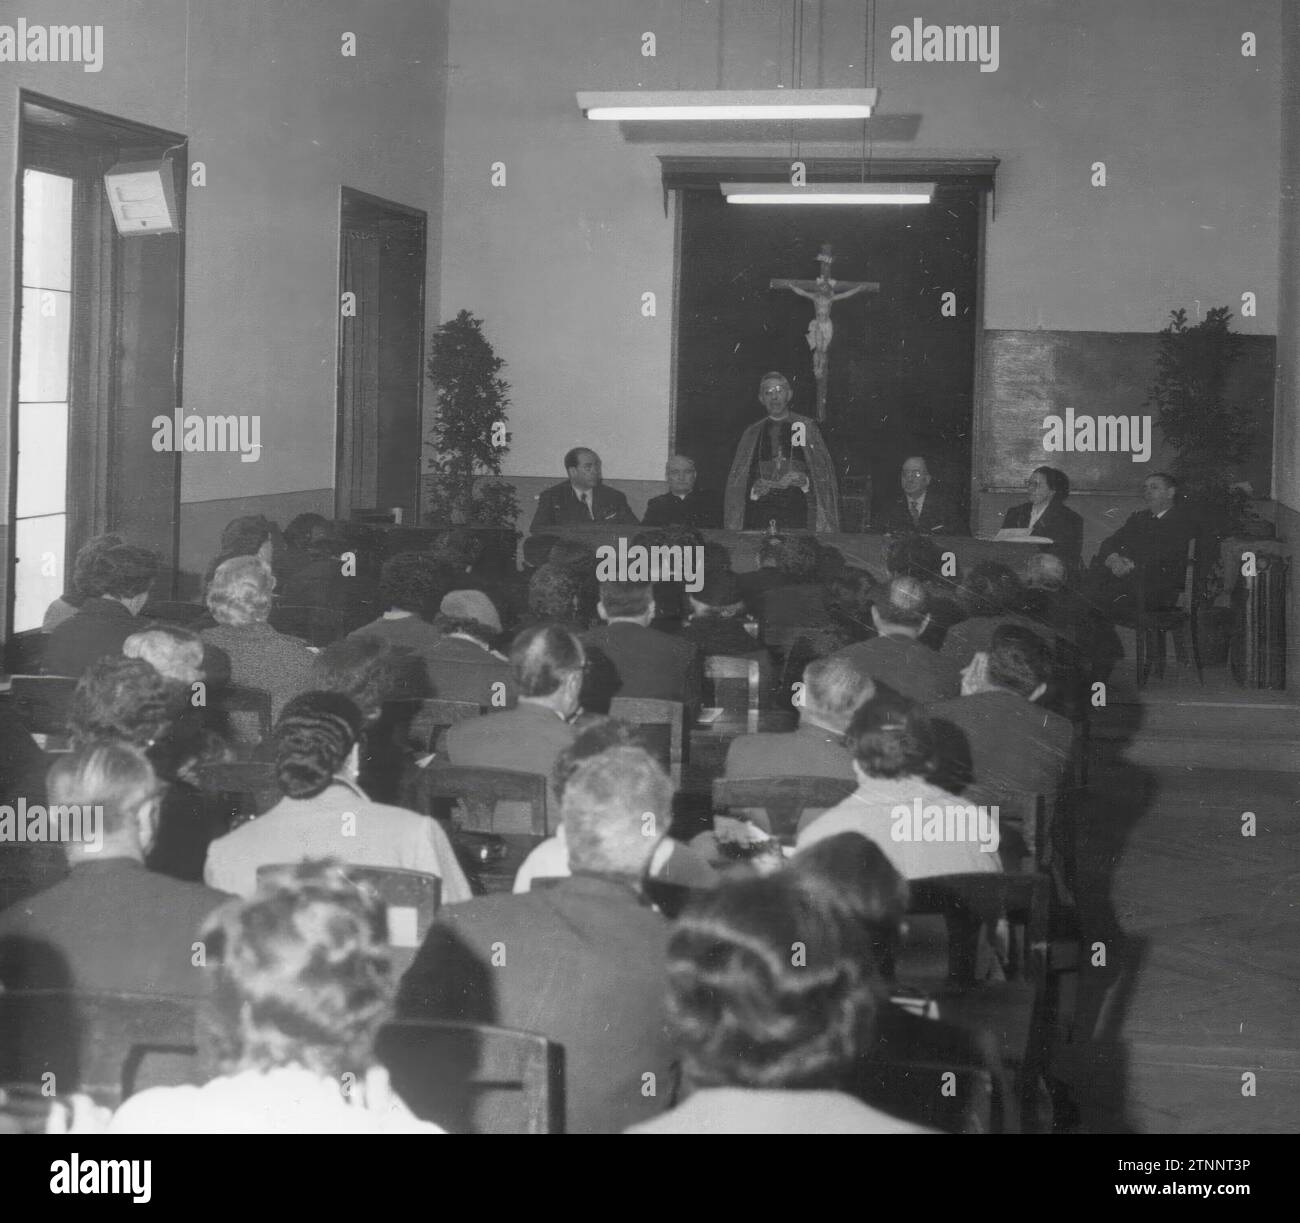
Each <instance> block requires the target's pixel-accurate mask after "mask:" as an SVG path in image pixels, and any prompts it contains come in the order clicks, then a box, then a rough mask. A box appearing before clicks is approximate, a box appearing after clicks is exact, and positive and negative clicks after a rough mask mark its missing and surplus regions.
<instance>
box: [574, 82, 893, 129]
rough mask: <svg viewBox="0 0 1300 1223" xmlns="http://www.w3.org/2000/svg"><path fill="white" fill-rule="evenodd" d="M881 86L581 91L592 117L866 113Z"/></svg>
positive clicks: (782, 116) (742, 117) (583, 104)
mask: <svg viewBox="0 0 1300 1223" xmlns="http://www.w3.org/2000/svg"><path fill="white" fill-rule="evenodd" d="M877 94H878V91H877V90H875V89H705V90H690V89H671V90H661V91H658V92H656V91H653V90H633V91H631V92H628V93H590V92H588V93H582V92H580V93H579V94H578V108H579V109H580V110H581V111H582V112H583V114H585V115H586V116H587V118H588V119H606V120H616V121H626V120H642V121H645V120H658V121H661V122H662V121H664V120H670V121H676V120H685V119H695V120H700V119H727V120H750V121H752V120H755V119H866V118H868V117H869V116H870V114H871V111H872V109H873V108H874V107H875V105H876V97H877Z"/></svg>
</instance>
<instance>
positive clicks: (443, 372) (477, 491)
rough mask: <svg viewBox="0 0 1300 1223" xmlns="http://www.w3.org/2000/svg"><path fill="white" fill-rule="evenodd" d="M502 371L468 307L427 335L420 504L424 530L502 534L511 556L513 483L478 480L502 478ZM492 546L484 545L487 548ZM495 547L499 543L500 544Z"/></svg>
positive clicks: (505, 388) (506, 399)
mask: <svg viewBox="0 0 1300 1223" xmlns="http://www.w3.org/2000/svg"><path fill="white" fill-rule="evenodd" d="M504 366H505V361H504V360H502V359H501V358H500V357H498V356H497V355H496V353H495V352H494V351H493V349H492V345H491V343H490V342H489V340H488V339H487V337H486V336H485V335H484V334H483V320H482V319H479V318H475V317H474V315H472V314H471V313H470V312H469V311H468V310H462V311H461V312H460V313H459V314H457V315H456V317H455V318H454V319H450V320H449V321H448V322H445V323H443V324H442V326H441V327H439V328H438V329H437V330H436V331H435V332H434V333H433V337H432V340H431V343H430V348H429V360H428V367H427V368H428V375H429V381H430V383H431V384H432V385H433V389H434V396H435V400H434V402H435V408H434V418H433V425H432V428H431V429H430V431H429V437H428V441H427V443H426V456H427V457H426V462H425V477H424V481H425V483H424V501H423V503H424V521H425V524H426V525H431V526H455V527H469V528H472V529H474V530H475V532H476V534H487V533H489V531H490V533H491V534H492V535H502V536H508V549H509V552H510V555H511V556H513V554H514V547H515V531H514V525H515V519H516V518H517V517H518V515H519V505H518V502H517V500H516V498H515V486H514V485H513V484H509V483H505V482H502V481H500V480H495V479H484V477H492V476H499V475H500V474H501V462H502V460H503V459H504V458H505V456H506V455H507V454H508V453H509V451H510V434H509V433H508V432H507V431H506V409H507V408H508V407H509V405H510V384H509V383H508V382H506V381H505V380H504V379H503V378H500V377H498V375H499V373H500V371H501V369H502V368H503V367H504ZM493 542H494V541H492V540H489V539H485V540H484V543H485V545H488V546H489V547H490V546H492V544H493ZM495 543H496V544H497V545H499V546H500V545H505V544H506V540H505V539H504V538H502V539H500V540H497V541H495Z"/></svg>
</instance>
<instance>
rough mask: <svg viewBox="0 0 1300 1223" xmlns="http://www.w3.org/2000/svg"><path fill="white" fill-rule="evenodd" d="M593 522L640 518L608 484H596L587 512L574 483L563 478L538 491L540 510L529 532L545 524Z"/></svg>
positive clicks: (632, 523) (625, 522) (621, 523)
mask: <svg viewBox="0 0 1300 1223" xmlns="http://www.w3.org/2000/svg"><path fill="white" fill-rule="evenodd" d="M592 522H604V523H615V524H617V525H619V526H636V525H637V518H636V515H635V514H634V513H632V507H631V506H629V505H628V503H627V498H626V497H625V496H624V495H623V494H622V493H620V492H619V491H618V489H616V488H610V486H609V485H608V484H597V485H596V487H595V488H594V489H592V490H591V512H590V513H588V512H587V507H586V506H585V505H583V503H582V502H581V501H579V500H578V494H577V493H575V492H574V491H573V485H572V484H570V483H569V481H568V480H563V481H561V482H560V483H559V484H553V485H552V486H551V487H550V488H548V489H546V491H545V492H543V493H541V494H539V495H538V498H537V512H536V513H535V514H534V515H533V521H532V525H531V526H530V527H529V528H528V533H529V534H530V535H535V534H536V533H537V532H538V531H539V530H540V529H542V528H543V527H559V526H581V525H583V524H584V523H585V524H587V525H588V526H589V525H590V524H591V523H592Z"/></svg>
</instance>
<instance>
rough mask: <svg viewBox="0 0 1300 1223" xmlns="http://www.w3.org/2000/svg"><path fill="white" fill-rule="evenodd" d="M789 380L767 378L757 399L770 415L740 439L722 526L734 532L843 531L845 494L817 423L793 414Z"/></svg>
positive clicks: (775, 376)
mask: <svg viewBox="0 0 1300 1223" xmlns="http://www.w3.org/2000/svg"><path fill="white" fill-rule="evenodd" d="M793 398H794V392H793V391H792V390H791V387H790V381H789V379H788V378H786V376H785V375H784V374H782V373H780V372H778V371H776V370H772V371H770V372H769V373H766V374H764V375H763V377H762V379H761V380H760V382H759V384H758V401H759V403H761V404H762V405H763V411H764V413H765V415H764V417H763V419H762V420H757V421H755V422H754V423H753V424H752V425H750V426H749V427H748V428H747V429H746V430H745V431H744V433H742V434H741V435H740V442H739V444H738V445H737V446H736V457H735V458H734V459H733V460H732V463H731V471H730V472H729V473H728V475H727V489H726V497H725V503H724V512H723V525H724V526H725V527H726V528H727V530H729V531H742V530H745V531H762V530H766V529H767V527H768V526H769V524H770V523H772V522H775V523H776V526H777V529H778V530H790V529H793V530H809V531H838V530H839V529H840V493H839V485H838V483H837V482H836V479H835V468H834V465H833V464H832V463H831V457H830V451H829V450H828V449H827V448H826V442H825V441H824V440H823V438H822V435H821V430H820V429H818V427H817V422H816V421H815V420H813V419H812V418H811V417H808V416H801V415H800V414H799V413H798V412H792V411H790V401H791V400H792V399H793Z"/></svg>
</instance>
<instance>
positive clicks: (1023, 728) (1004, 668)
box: [929, 624, 1074, 798]
mask: <svg viewBox="0 0 1300 1223" xmlns="http://www.w3.org/2000/svg"><path fill="white" fill-rule="evenodd" d="M1051 678H1052V660H1051V657H1050V655H1049V654H1048V652H1047V647H1046V646H1045V645H1044V644H1043V642H1042V639H1041V638H1039V637H1038V636H1037V635H1036V634H1034V633H1032V632H1030V631H1029V630H1028V629H1026V628H1021V627H1020V626H1019V625H1015V624H1004V625H1002V626H1001V627H1000V628H997V629H995V630H994V633H993V640H992V643H991V644H990V646H989V650H988V653H984V652H982V651H981V652H980V653H977V654H976V655H975V656H974V658H972V659H971V661H970V664H969V665H968V666H967V667H966V669H965V671H963V672H962V685H961V690H962V695H961V696H959V697H957V698H956V699H955V700H949V701H938V702H937V703H935V704H933V705H931V706H930V707H929V714H930V717H931V719H932V720H933V721H934V722H935V724H936V726H938V727H943V730H942V731H941V733H940V735H939V740H940V743H941V744H943V743H945V742H947V743H949V744H950V745H951V747H953V748H956V749H957V750H956V751H953V752H951V753H950V754H948V755H947V756H946V758H944V759H942V760H941V761H940V772H939V775H938V776H939V777H940V779H941V780H942V781H943V782H944V784H945V786H946V788H948V789H950V790H952V789H958V788H960V787H963V786H966V785H969V784H972V783H973V784H974V785H977V786H979V787H980V788H981V789H983V790H986V791H992V792H994V793H996V792H997V791H998V790H999V789H1005V790H1026V791H1028V792H1029V793H1031V794H1045V795H1046V796H1047V797H1048V798H1054V797H1055V796H1056V793H1057V791H1058V790H1060V788H1061V783H1062V782H1063V781H1064V780H1065V773H1066V769H1067V768H1068V767H1069V764H1070V753H1071V750H1072V748H1073V743H1074V729H1073V727H1071V725H1070V723H1069V722H1067V721H1066V720H1065V718H1063V717H1061V716H1060V715H1059V714H1055V713H1052V712H1051V711H1050V710H1048V709H1044V708H1043V707H1042V705H1040V704H1038V703H1037V702H1038V701H1039V700H1041V699H1042V697H1043V695H1044V694H1045V693H1046V692H1047V685H1048V682H1049V681H1050V680H1051ZM945 724H946V725H945ZM948 727H951V728H953V729H954V730H955V731H956V734H955V735H951V736H950V735H948V734H947V728H948ZM942 754H943V753H941V755H942Z"/></svg>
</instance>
